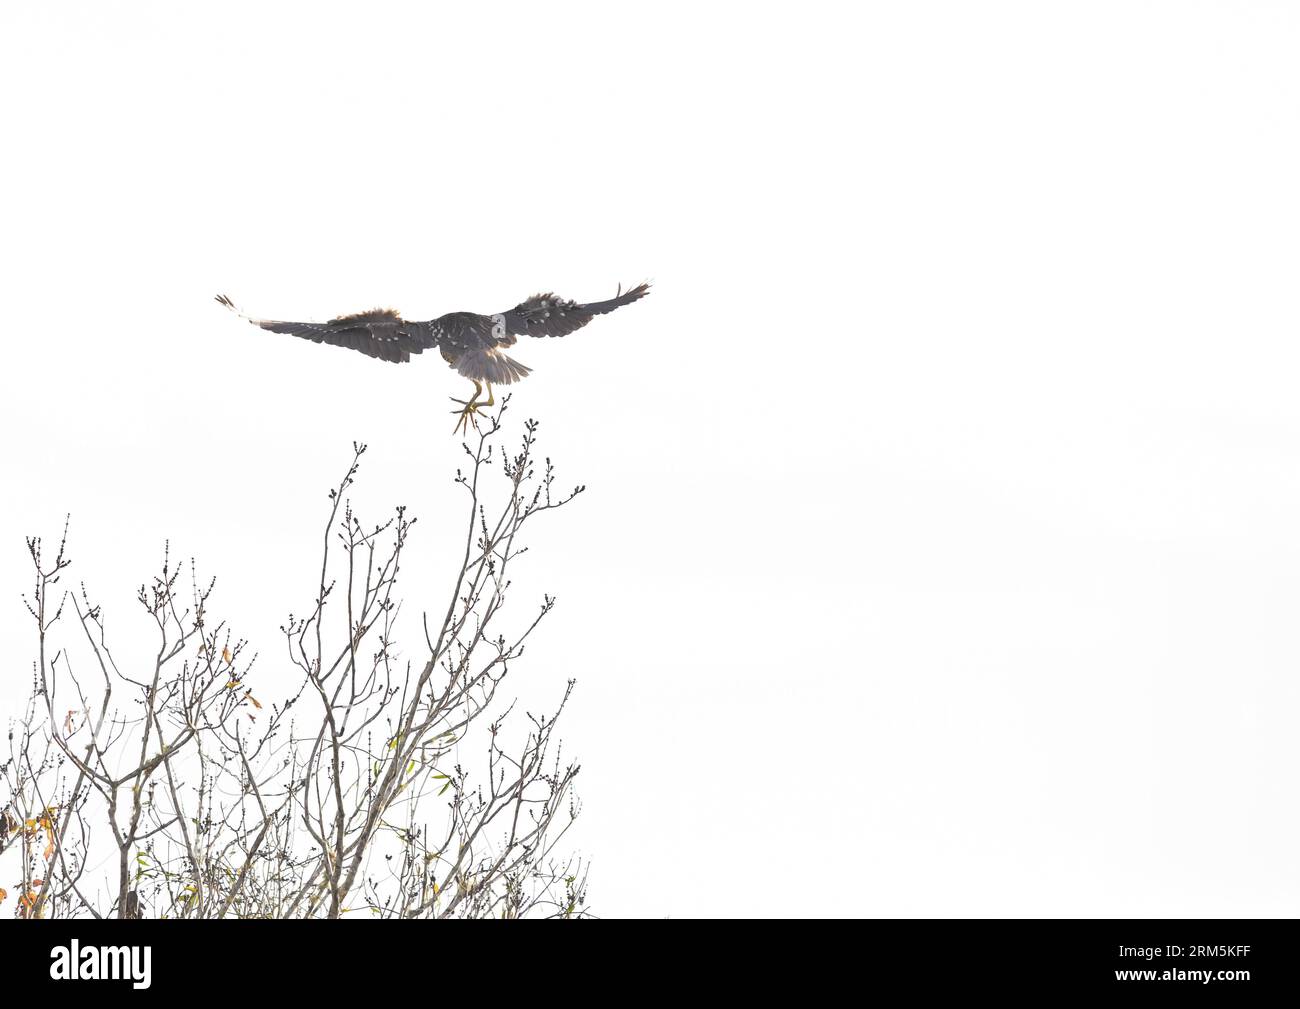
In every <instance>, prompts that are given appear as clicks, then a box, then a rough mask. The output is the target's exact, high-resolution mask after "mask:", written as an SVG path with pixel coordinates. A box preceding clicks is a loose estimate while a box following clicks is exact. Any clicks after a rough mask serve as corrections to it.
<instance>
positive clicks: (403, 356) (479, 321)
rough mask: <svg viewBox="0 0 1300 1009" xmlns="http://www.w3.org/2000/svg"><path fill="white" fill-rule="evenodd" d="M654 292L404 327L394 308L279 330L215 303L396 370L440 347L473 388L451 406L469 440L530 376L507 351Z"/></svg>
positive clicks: (457, 315)
mask: <svg viewBox="0 0 1300 1009" xmlns="http://www.w3.org/2000/svg"><path fill="white" fill-rule="evenodd" d="M649 290H650V285H649V284H638V285H637V286H636V287H634V288H632V289H631V290H629V291H626V292H624V291H623V288H622V286H621V285H620V286H619V289H618V293H617V294H616V295H615V296H614V297H613V298H610V299H609V300H608V301H592V302H588V303H587V304H585V305H580V304H578V303H577V302H576V301H566V300H565V299H564V298H557V297H556V296H555V295H554V294H549V293H548V294H534V295H533V296H532V297H531V298H529V299H528V300H527V301H521V302H520V303H519V304H518V305H516V306H515V307H514V308H512V309H510V310H509V311H508V312H498V313H497V314H496V315H479V314H478V313H476V312H449V313H448V314H447V315H441V316H439V317H438V318H436V319H430V320H428V321H427V322H412V321H410V320H407V319H403V318H402V317H401V316H400V315H399V314H398V313H397V312H396V311H394V310H393V309H391V308H376V309H372V310H371V311H369V312H358V313H357V314H356V315H341V316H339V317H338V318H337V319H331V320H330V321H329V322H279V321H276V320H273V319H254V318H252V317H251V316H248V315H244V313H243V312H240V311H239V309H238V308H236V307H235V303H234V302H233V301H231V300H230V299H229V298H227V297H226V296H225V295H224V294H221V295H218V296H217V301H219V302H220V303H221V304H223V305H225V306H226V307H227V308H229V309H230V310H231V311H233V312H235V313H236V314H238V315H240V316H241V317H243V318H245V319H247V320H248V321H249V322H251V323H252V324H253V325H254V326H260V327H261V328H262V329H266V330H270V331H271V332H272V333H288V334H290V335H292V336H300V337H302V338H303V339H305V340H311V341H312V342H313V343H328V344H330V345H331V346H333V347H348V348H350V349H352V350H359V351H360V352H361V353H363V354H365V355H366V356H367V357H377V358H379V359H380V360H381V361H392V362H393V363H394V364H405V363H406V362H407V361H409V360H410V359H411V355H413V354H420V353H423V352H424V351H426V350H431V349H433V348H435V347H436V348H437V349H438V353H440V354H441V355H442V357H443V360H445V361H446V362H447V363H448V364H449V365H450V366H451V367H452V368H454V369H455V370H456V371H457V372H459V373H460V374H461V375H464V376H465V377H466V378H467V379H469V380H470V381H471V382H473V383H474V394H473V395H472V396H471V397H470V398H469V399H467V400H466V399H456V397H454V396H453V397H451V400H452V402H453V403H459V404H461V407H462V409H459V410H453V411H452V413H454V414H458V415H459V419H458V420H457V421H456V427H455V428H454V429H453V430H452V433H453V434H454V433H456V432H457V431H460V430H461V429H462V428H463V429H464V430H465V432H466V433H468V432H469V425H470V422H471V421H472V420H473V419H474V416H475V414H476V413H477V412H478V411H479V410H482V409H485V408H486V407H490V406H492V405H493V404H494V403H495V402H496V400H495V399H494V398H493V395H492V386H493V385H510V384H512V383H514V382H518V381H519V380H520V379H522V378H524V377H526V376H527V375H528V373H529V372H530V371H532V369H531V368H529V367H527V366H526V365H523V364H520V363H519V362H518V361H516V360H515V359H514V358H512V357H508V356H507V355H506V354H505V353H504V352H503V348H505V347H511V346H513V345H514V343H515V341H516V339H517V338H518V337H520V336H568V335H569V334H570V333H572V332H573V331H574V330H576V329H581V328H582V327H583V326H585V325H586V324H587V323H589V322H590V321H591V320H592V319H594V318H595V317H596V316H598V315H604V314H605V313H607V312H612V311H614V309H616V308H622V307H623V306H624V305H630V304H632V302H634V301H637V300H638V299H640V298H643V297H645V295H646V293H647V292H648V291H649ZM484 386H487V399H486V400H480V399H479V397H480V396H481V395H482V394H483V387H484Z"/></svg>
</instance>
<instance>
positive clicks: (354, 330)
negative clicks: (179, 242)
mask: <svg viewBox="0 0 1300 1009" xmlns="http://www.w3.org/2000/svg"><path fill="white" fill-rule="evenodd" d="M217 301H218V302H220V303H221V304H223V305H225V306H226V307H227V308H228V309H230V310H231V311H232V312H235V313H236V314H237V315H239V316H241V317H242V318H244V319H247V320H248V321H249V322H251V323H252V324H253V325H254V326H260V327H261V328H262V329H266V330H270V331H271V332H272V333H288V334H290V335H291V336H300V337H302V338H303V339H304V340H311V341H312V342H313V343H328V344H329V345H330V346H332V347H347V348H349V349H350V350H358V351H360V352H361V353H363V354H365V355H366V356H367V357H377V358H379V359H380V360H381V361H392V362H393V363H394V364H401V363H403V362H406V361H409V360H410V359H411V355H412V354H418V353H420V352H421V351H422V350H426V349H428V348H429V347H431V346H433V340H432V338H431V334H430V333H429V328H428V326H427V324H425V323H421V322H409V321H407V320H406V319H403V318H402V317H401V316H400V315H398V314H397V313H396V312H395V311H393V310H392V309H391V308H377V309H374V310H373V311H370V312H359V313H357V314H356V315H343V316H339V317H338V318H337V319H331V320H330V321H329V322H280V321H277V320H274V319H254V318H253V317H252V316H248V315H245V314H244V313H243V312H241V311H239V309H238V308H236V307H235V303H234V302H232V301H231V300H230V299H229V298H227V297H226V296H225V295H224V294H220V295H217Z"/></svg>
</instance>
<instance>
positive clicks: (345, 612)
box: [0, 403, 587, 918]
mask: <svg viewBox="0 0 1300 1009" xmlns="http://www.w3.org/2000/svg"><path fill="white" fill-rule="evenodd" d="M505 408H506V407H505V404H504V403H503V404H502V406H501V408H500V409H499V410H498V412H497V413H496V414H495V415H493V416H491V417H484V418H483V419H482V421H481V424H482V427H481V429H480V430H479V431H478V432H477V433H476V436H475V437H474V438H473V439H472V440H471V441H470V442H469V443H467V444H466V446H465V451H466V453H467V455H468V459H469V462H468V464H467V465H466V466H465V467H464V468H463V469H462V470H461V471H458V472H457V475H456V481H455V482H456V485H457V486H458V487H459V488H460V490H461V492H462V494H463V497H464V500H463V505H464V507H465V515H466V524H465V532H464V541H463V550H462V551H461V552H460V556H459V563H458V566H457V567H456V569H455V570H454V572H452V578H451V580H450V586H449V588H448V598H447V600H446V602H445V604H441V603H440V604H439V605H438V608H437V609H436V611H434V612H433V613H430V612H428V611H426V612H425V613H424V616H423V621H422V627H421V628H420V634H419V635H418V637H419V641H420V644H419V650H420V658H419V659H418V661H414V662H413V661H411V660H410V659H403V658H402V657H401V650H399V648H398V647H397V644H396V641H397V639H396V631H397V623H398V617H399V614H400V609H401V607H400V605H399V603H398V600H397V597H396V595H395V591H396V587H397V583H398V575H399V571H400V570H401V565H402V564H403V563H404V562H405V561H406V560H407V553H408V551H409V549H410V548H409V545H408V544H409V541H410V538H411V533H412V529H413V527H414V525H415V520H414V519H413V518H410V517H408V516H407V515H406V513H405V510H404V509H402V508H398V509H396V510H395V512H394V513H393V514H392V515H391V516H390V517H389V518H388V519H387V520H386V521H384V522H381V523H378V524H376V525H372V526H366V525H363V523H362V521H361V519H360V518H359V517H357V516H356V515H355V514H354V513H353V510H352V506H351V503H350V501H349V497H348V489H349V488H350V487H351V486H352V484H353V481H354V480H355V478H356V476H357V472H358V468H359V466H360V462H361V458H362V455H363V454H364V452H365V446H364V445H359V444H357V445H354V446H353V449H354V452H353V458H352V461H351V464H350V465H349V467H348V470H347V473H346V475H345V476H344V477H343V479H342V480H341V481H340V482H339V483H338V485H337V486H336V487H335V488H334V489H333V490H331V491H330V493H329V499H330V505H329V512H328V517H327V519H326V522H325V525H324V531H323V540H322V549H321V559H320V570H319V589H318V592H317V594H316V597H315V598H314V599H313V600H312V601H311V604H310V605H309V606H308V607H307V608H306V610H305V615H300V616H294V615H290V617H289V619H288V620H287V621H286V622H285V623H284V625H283V626H282V627H281V631H282V634H283V647H284V650H285V651H284V654H285V656H286V657H287V666H288V668H290V669H292V670H293V671H294V674H295V677H296V681H297V682H296V688H295V689H294V690H293V691H292V692H291V693H289V695H288V696H287V697H285V698H283V699H282V700H280V701H278V702H272V701H271V700H270V699H269V698H267V697H265V696H258V695H259V694H262V693H263V688H262V687H260V686H257V685H256V683H255V680H256V677H255V675H254V674H255V671H256V667H257V662H258V656H257V655H256V654H250V649H249V646H248V643H247V642H246V641H244V640H242V639H240V638H238V637H236V636H235V635H234V634H233V633H232V631H231V630H230V628H229V627H227V626H226V624H225V623H223V622H221V621H220V620H218V619H217V618H216V617H215V616H214V615H213V613H212V611H211V608H210V604H211V602H212V598H213V589H214V584H215V583H214V582H213V581H207V582H202V581H200V580H199V578H198V577H197V574H196V573H195V571H194V566H193V562H191V563H190V565H189V569H188V571H185V570H184V568H185V566H184V565H182V564H177V563H174V562H173V560H172V559H171V557H170V556H169V554H168V553H167V552H165V553H164V557H163V562H162V566H161V570H160V571H159V572H158V573H157V574H156V575H155V576H154V577H153V578H152V580H151V582H150V583H149V584H146V585H143V586H141V588H140V591H139V602H140V606H141V608H142V609H143V611H144V613H145V615H146V619H147V621H148V623H149V626H150V628H151V631H152V634H153V636H154V639H155V642H156V644H155V647H154V648H153V649H152V650H151V653H150V655H149V657H148V660H147V661H140V660H138V659H132V660H130V661H127V660H125V659H121V658H119V655H118V654H117V653H115V652H114V651H113V649H112V648H111V647H110V644H109V634H108V630H107V621H106V618H105V615H104V612H103V610H102V608H101V607H100V606H99V605H97V604H96V603H94V602H93V601H92V599H91V596H90V594H89V593H88V592H87V590H86V588H85V585H84V584H83V585H81V586H79V587H78V588H77V589H76V590H70V589H67V588H65V587H64V583H65V580H66V578H67V572H68V567H69V564H70V561H69V559H68V556H67V526H66V524H65V527H64V532H63V537H62V539H61V540H60V543H59V547H58V551H57V553H56V554H55V556H54V557H53V558H49V557H48V556H47V553H46V552H45V551H44V550H43V545H42V542H41V540H40V539H39V538H33V539H29V540H28V549H29V551H30V554H31V561H32V575H33V587H32V590H31V594H30V596H25V597H24V602H25V603H26V606H27V610H28V612H29V614H30V615H31V618H32V620H33V623H34V626H35V631H36V642H37V655H36V659H35V661H34V663H33V680H32V689H31V693H30V697H29V699H28V701H27V704H26V706H25V708H24V709H23V712H22V714H21V715H20V716H18V717H17V718H16V719H15V720H14V722H13V724H12V725H11V727H10V732H9V756H8V759H7V760H6V761H5V762H4V763H3V764H0V774H3V777H4V779H5V781H6V783H7V785H8V796H7V799H6V801H5V805H4V807H3V813H0V849H7V851H6V853H5V854H0V871H4V872H5V873H6V877H7V878H5V879H4V881H5V882H9V881H10V878H11V879H12V883H13V884H14V887H15V888H16V891H17V892H16V894H15V905H14V906H15V912H14V913H15V914H17V915H18V916H19V917H28V918H38V917H58V918H64V917H85V916H93V917H96V918H99V917H114V916H116V917H123V918H134V917H167V918H224V917H236V918H316V917H328V918H336V917H339V916H340V915H343V914H349V913H353V914H355V913H366V914H372V915H378V916H382V917H401V918H425V917H437V918H445V917H506V918H513V917H523V916H525V915H534V916H555V917H580V916H583V915H585V914H586V913H587V910H586V889H587V867H586V864H585V863H584V862H583V861H582V860H581V859H579V858H576V857H574V856H571V855H564V854H561V853H559V850H558V845H559V843H560V842H561V840H562V839H563V838H564V836H565V834H566V832H567V831H568V829H569V827H570V825H571V824H572V822H573V820H574V818H575V817H576V816H577V814H578V809H579V807H578V802H577V799H576V797H575V794H574V789H573V783H574V778H575V777H576V775H577V773H578V765H577V764H575V763H573V762H571V761H569V760H567V759H566V758H564V757H563V755H562V752H561V746H560V742H559V740H558V738H557V737H556V722H557V719H558V718H559V716H560V714H561V713H562V712H563V710H564V706H565V703H566V702H567V700H568V698H569V695H570V693H571V691H572V689H573V682H572V681H571V680H570V681H569V682H568V683H567V684H566V685H565V686H564V688H563V690H562V691H561V692H560V695H559V697H558V698H557V700H556V702H555V706H554V708H553V709H552V710H551V711H550V713H549V714H545V715H542V714H532V713H527V712H520V713H515V712H514V711H513V709H514V704H513V703H506V702H505V701H504V699H503V698H502V699H499V698H498V694H499V692H500V689H501V686H502V684H503V683H504V682H505V680H506V677H507V676H508V675H509V673H510V671H511V669H512V667H513V666H514V665H515V664H516V662H517V660H518V659H519V658H520V656H522V655H523V653H524V648H525V644H526V643H527V641H528V639H529V637H530V635H532V633H533V632H534V630H535V629H536V628H537V626H538V624H539V623H540V622H541V620H542V619H543V618H544V617H545V616H546V615H547V614H548V613H550V611H551V609H552V607H553V606H554V602H555V601H554V599H552V598H551V597H549V596H544V597H543V599H542V601H541V603H540V605H539V607H538V609H537V610H536V611H534V612H533V613H532V614H531V615H528V616H526V617H525V618H523V619H513V620H512V622H511V626H509V627H507V626H506V624H507V622H508V621H507V618H506V617H505V616H503V614H504V612H505V608H506V601H507V597H508V595H509V589H510V579H509V571H510V568H511V564H512V562H513V561H514V559H515V558H516V557H518V556H519V555H520V554H521V553H523V552H524V551H525V550H526V549H527V547H526V545H525V535H526V534H525V529H526V527H528V526H529V525H530V524H531V523H532V521H533V520H534V519H535V518H536V517H537V516H539V515H542V514H544V513H546V512H548V511H551V510H553V509H556V508H559V507H562V506H563V505H565V504H567V503H568V502H570V501H571V500H573V498H574V496H576V495H577V494H578V493H580V492H581V491H582V488H581V487H577V488H575V489H574V490H573V491H571V492H568V493H566V494H559V493H557V492H556V489H555V487H554V480H555V474H554V470H553V468H552V466H551V462H550V460H549V459H545V460H539V459H538V458H537V453H536V436H537V425H536V423H535V422H533V421H529V422H527V424H526V425H525V427H524V431H523V433H522V438H521V440H520V442H519V446H518V450H517V451H516V452H514V453H513V454H511V453H509V452H507V451H504V450H503V449H502V448H501V447H500V446H501V441H500V438H501V430H502V427H501V420H502V414H503V413H504V411H505ZM494 470H495V471H497V472H499V473H500V474H501V475H502V476H503V477H504V480H503V481H502V480H498V481H496V483H497V485H498V486H500V487H501V490H502V493H500V494H499V495H494V494H493V493H491V492H490V491H489V490H488V489H487V487H486V485H487V484H488V483H489V482H490V481H489V475H490V474H491V473H492V471H494ZM263 662H265V660H263ZM461 754H465V755H466V756H465V757H463V758H462V757H461V756H460V755H461ZM470 754H476V756H475V757H474V758H473V759H471V757H470V756H469V755H470ZM0 906H2V905H0Z"/></svg>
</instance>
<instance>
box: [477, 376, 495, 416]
mask: <svg viewBox="0 0 1300 1009" xmlns="http://www.w3.org/2000/svg"><path fill="white" fill-rule="evenodd" d="M487 387H488V398H487V402H486V403H480V404H479V405H478V406H477V407H475V409H477V410H482V409H485V408H486V407H489V406H491V405H492V404H493V403H495V402H496V400H495V399H493V398H492V383H491V382H489V383H488V384H487Z"/></svg>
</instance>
